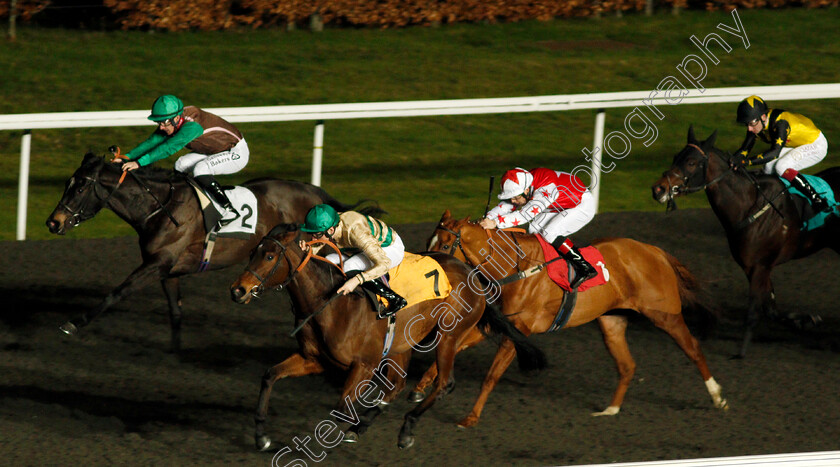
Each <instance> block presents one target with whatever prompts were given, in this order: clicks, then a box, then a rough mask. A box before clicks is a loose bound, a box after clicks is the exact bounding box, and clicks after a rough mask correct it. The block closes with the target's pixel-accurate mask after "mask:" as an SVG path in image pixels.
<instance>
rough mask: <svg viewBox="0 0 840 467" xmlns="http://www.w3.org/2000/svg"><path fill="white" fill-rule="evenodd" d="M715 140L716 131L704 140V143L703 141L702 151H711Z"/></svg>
mask: <svg viewBox="0 0 840 467" xmlns="http://www.w3.org/2000/svg"><path fill="white" fill-rule="evenodd" d="M716 139H717V129H716V130H715V131H713V132H712V134H711V135H709V137H708V138H706V141H703V149H711V148H712V147H713V146H714V145H715V140H716Z"/></svg>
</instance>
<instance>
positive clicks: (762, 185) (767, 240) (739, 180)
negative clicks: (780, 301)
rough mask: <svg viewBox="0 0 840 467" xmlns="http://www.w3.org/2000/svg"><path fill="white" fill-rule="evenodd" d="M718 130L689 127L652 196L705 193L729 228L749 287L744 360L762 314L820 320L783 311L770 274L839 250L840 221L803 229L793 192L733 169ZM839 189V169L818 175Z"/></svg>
mask: <svg viewBox="0 0 840 467" xmlns="http://www.w3.org/2000/svg"><path fill="white" fill-rule="evenodd" d="M716 136H717V132H714V133H712V135H711V136H709V138H708V139H706V140H705V141H698V140H697V138H695V136H694V129H693V128H689V130H688V144H686V146H685V148H683V149H682V150H681V151H680V152H679V153H677V155H676V156H674V161H673V163H672V164H671V168H670V169H669V170H668V171H666V172H665V173H664V174H663V175H662V178H660V179H659V180H658V181H657V182H656V183H655V184H654V185H653V187H652V190H653V198H654V199H655V200H657V201H659V202H660V203H672V202H673V199H674V198H676V197H677V196H680V195H683V194H688V193H693V192H696V191H700V190H705V191H706V196H707V197H708V199H709V204H710V205H711V206H712V210H713V211H714V213H715V215H716V216H717V218H718V220H720V223H721V225H722V226H723V228H724V230H725V231H726V238H727V240H728V241H729V251H730V252H732V257H733V258H735V261H736V262H737V263H738V265H739V266H741V269H743V270H744V274H746V276H747V280H748V281H749V285H750V296H749V307H748V308H747V313H746V320H745V328H746V329H745V331H744V337H743V341H742V344H741V348H740V351H739V352H738V354H737V355H736V356H737V357H740V358H743V357H744V356H745V355H746V351H747V347H748V345H749V343H750V340H751V339H752V335H753V331H754V328H755V326H756V324H757V323H758V321H759V319H760V315H761V314H765V315H767V316H768V317H769V318H772V319H775V320H778V321H780V322H782V323H784V324H789V325H793V326H795V327H797V328H801V327H803V326H806V325H809V324H815V323H816V322H818V321H819V317H818V316H812V315H809V314H801V313H797V312H793V313H788V314H785V315H781V314H780V313H779V312H778V310H777V309H776V297H775V292H774V290H773V283H772V281H771V278H770V274H771V272H772V271H773V268H774V267H776V266H778V265H779V264H782V263H785V262H787V261H790V260H792V259H797V258H803V257H805V256H808V255H810V254H812V253H814V252H816V251H819V250H821V249H823V248H825V247H829V248H832V249H833V250H834V251H838V252H840V250H838V247H840V222H839V221H838V218H837V216H830V217H828V218H827V220H826V224H825V225H824V226H823V227H821V228H819V229H816V230H812V231H807V232H806V231H802V230H801V225H802V220H801V218H800V214H799V212H798V210H797V208H796V206H795V205H794V200H793V198H792V196H791V195H790V194H789V193H788V192H787V190H786V189H785V188H784V185H783V184H782V182H781V181H780V180H779V177H777V176H775V175H763V174H762V175H757V174H752V173H750V172H747V171H745V170H743V169H738V170H733V168H732V167H733V166H732V164H731V163H730V156H729V154H725V153H724V152H723V151H721V150H720V149H717V148H715V146H714V143H715V138H716ZM817 175H818V176H819V177H821V178H822V179H823V180H825V181H826V182H828V184H829V185H831V187H832V189H833V190H834V192H835V193H838V191H837V190H838V189H840V167H832V168H830V169H826V170H824V171H822V172H820V173H818V174H817Z"/></svg>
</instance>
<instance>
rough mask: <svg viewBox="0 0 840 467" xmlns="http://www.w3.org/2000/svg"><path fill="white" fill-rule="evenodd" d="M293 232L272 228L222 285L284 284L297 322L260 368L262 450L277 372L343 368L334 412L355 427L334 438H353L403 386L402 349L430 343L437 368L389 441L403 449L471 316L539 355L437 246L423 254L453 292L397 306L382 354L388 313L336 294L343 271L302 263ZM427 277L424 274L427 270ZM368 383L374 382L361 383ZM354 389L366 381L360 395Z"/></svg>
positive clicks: (440, 386) (249, 288)
mask: <svg viewBox="0 0 840 467" xmlns="http://www.w3.org/2000/svg"><path fill="white" fill-rule="evenodd" d="M299 239H300V235H299V232H298V231H297V227H296V226H295V225H278V226H277V227H275V228H274V230H272V233H271V234H270V235H269V236H267V237H266V238H265V239H264V240H263V241H262V242H261V243H260V244H259V246H258V247H257V249H256V250H255V252H254V255H253V256H252V258H251V262H250V263H249V265H248V267H247V268H246V270H245V272H244V273H242V275H241V276H240V277H239V279H237V280H236V282H234V283H233V285H231V297H232V298H233V300H234V301H236V302H238V303H248V302H249V301H250V299H251V298H252V297H254V296H258V295H259V294H261V293H262V292H263V291H264V290H265V289H266V288H272V287H279V288H283V287H288V290H289V295H290V296H291V299H292V304H293V312H294V314H295V320H296V323H297V325H298V329H300V333H299V334H298V335H297V338H298V345H299V350H298V351H297V352H296V353H295V354H293V355H292V356H291V357H289V358H287V359H286V360H284V361H283V362H282V363H280V364H278V365H276V366H274V367H272V368H270V369H269V370H268V371H266V373H265V375H264V376H263V380H262V388H261V390H260V396H259V403H258V405H257V411H256V417H255V421H256V433H255V441H256V445H257V449H260V450H265V449H268V448H269V446H270V445H271V441H270V440H269V438H268V436H266V434H265V419H266V413H267V411H268V402H269V397H270V395H271V389H272V386H273V385H274V383H275V382H276V381H277V380H278V379H280V378H286V377H293V376H303V375H308V374H314V373H321V372H322V371H324V369H325V366H332V367H337V368H339V369H342V370H348V371H349V376H348V378H347V380H346V382H345V384H344V390H343V392H342V395H341V403H340V404H339V406H340V407H341V408H342V409H343V412H344V413H346V414H350V415H351V416H350V417H348V416H346V415H341V413H336V412H333V416H335V417H337V418H339V419H342V420H344V421H347V422H350V423H352V424H353V425H354V426H353V428H351V429H350V431H348V432H347V433H345V434H344V435H343V437H342V439H344V440H345V441H355V440H357V439H358V435H360V434H361V433H363V432H364V431H365V430H366V429H367V427H368V426H369V425H370V423H371V422H372V421H373V419H374V418H375V417H376V416H377V415H378V414H379V413H380V411H381V405H382V404H387V403H388V402H390V401H391V400H392V399H393V398H394V397H396V395H397V394H398V393H399V392H400V391H401V390H402V389H403V387H404V386H405V377H406V372H405V369H406V368H407V364H408V361H409V358H410V356H411V351H412V350H413V349H417V350H422V351H429V350H432V348H434V350H435V352H436V366H437V368H438V369H439V370H440V371H439V373H438V375H437V379H436V380H435V384H434V387H433V389H432V391H431V393H430V394H429V397H427V398H426V399H425V400H424V401H423V403H422V404H419V405H418V406H417V407H415V408H414V410H412V411H410V412H408V413H407V414H406V415H405V421H404V423H403V426H402V429H401V430H400V434H399V441H398V446H399V447H400V448H408V447H411V446H412V445H413V444H414V441H415V440H414V436H413V434H412V432H413V428H414V426H415V425H416V424H417V422H418V421H419V418H420V416H421V415H422V414H423V413H424V412H425V411H426V410H427V409H428V408H429V407H431V406H432V405H433V404H434V402H435V400H436V399H438V398H439V397H441V396H443V395H444V394H445V393H446V392H447V389H448V388H447V386H448V385H451V384H452V382H453V379H452V371H453V364H454V359H455V354H456V353H457V350H458V349H460V348H461V347H462V346H463V343H464V339H465V337H466V336H467V335H468V334H469V333H470V332H471V331H473V330H475V327H476V325H477V324H482V325H483V324H485V323H486V324H487V325H488V326H490V327H491V329H493V330H494V331H496V332H500V333H501V334H503V335H504V336H505V338H506V339H507V341H508V342H511V340H512V342H513V343H514V344H513V345H515V347H516V348H517V350H522V351H523V353H526V354H528V355H539V357H544V356H542V354H541V353H540V352H539V351H538V349H536V348H535V347H534V346H533V345H532V344H529V343H528V342H527V341H526V340H525V336H523V335H522V334H521V333H519V332H518V331H516V329H515V328H513V327H512V326H510V323H509V322H508V321H507V320H505V319H504V318H503V317H502V316H501V314H499V312H498V311H495V308H489V307H488V308H487V309H486V310H485V297H484V295H483V294H481V293H480V292H478V291H476V290H474V288H472V287H468V286H466V285H467V284H469V281H470V278H469V275H470V272H471V269H470V268H469V267H467V265H465V264H464V263H462V262H461V261H458V260H457V259H455V258H453V257H451V256H448V255H443V254H440V253H432V254H431V257H432V258H433V259H434V260H435V261H437V262H438V263H439V264H440V266H441V267H442V268H443V270H444V271H445V273H446V276H447V277H448V279H449V282H450V284H451V285H452V293H451V294H450V295H449V296H447V297H446V298H443V299H438V300H428V301H424V302H420V303H418V304H416V305H411V306H409V307H407V308H405V309H403V310H401V311H400V312H399V313H398V314H397V317H396V323H395V334H394V335H393V342H392V345H391V347H390V349H389V350H388V352H387V353H386V355H384V357H383V350H384V349H385V347H384V345H383V343H384V341H385V339H386V331H387V326H388V323H387V320H378V319H377V318H376V312H375V310H374V309H373V305H372V303H371V301H370V300H369V299H367V298H366V297H364V296H362V295H357V294H349V295H336V294H335V291H336V289H337V288H338V287H339V286H340V285H341V284H343V283H344V280H345V278H344V273H343V272H341V270H340V269H339V268H338V267H336V266H335V265H333V264H332V263H327V262H325V261H309V259H310V257H311V255H312V249H311V248H310V249H309V250H308V252H307V253H304V252H303V251H301V249H300V247H299V245H298V241H299ZM316 242H317V241H316ZM426 277H429V281H432V280H433V279H432V277H431V276H430V275H427V276H426ZM435 277H437V276H435ZM430 285H432V284H430ZM476 332H477V331H476ZM424 339H425V340H424ZM430 339H431V342H428V341H429V340H430ZM520 365H523V366H524V367H531V368H540V367H542V366H543V365H544V360H542V359H540V358H537V359H536V360H534V361H531V362H527V361H523V359H521V358H520ZM385 370H387V373H386V371H385ZM374 377H376V378H378V380H377V381H379V382H382V383H384V385H385V387H386V388H385V389H386V391H380V392H379V397H378V398H377V399H375V400H370V396H367V394H371V393H373V392H376V391H377V390H378V389H377V388H376V384H377V383H376V382H375V380H374ZM371 385H372V386H373V388H374V389H370V387H371ZM359 388H364V389H365V391H363V392H364V393H363V394H360V389H359ZM355 402H359V403H360V404H362V405H363V406H365V407H368V410H367V411H366V412H365V413H364V414H363V415H362V416H361V417H357V416H356V410H355V408H354V403H355Z"/></svg>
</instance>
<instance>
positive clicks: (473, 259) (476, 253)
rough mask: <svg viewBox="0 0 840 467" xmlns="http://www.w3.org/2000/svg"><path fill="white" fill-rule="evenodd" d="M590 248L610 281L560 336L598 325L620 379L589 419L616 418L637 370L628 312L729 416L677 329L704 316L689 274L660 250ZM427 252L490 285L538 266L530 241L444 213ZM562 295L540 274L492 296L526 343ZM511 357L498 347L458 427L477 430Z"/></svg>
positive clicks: (618, 244)
mask: <svg viewBox="0 0 840 467" xmlns="http://www.w3.org/2000/svg"><path fill="white" fill-rule="evenodd" d="M593 246H595V247H597V248H598V250H599V251H600V252H601V254H603V256H604V261H605V263H606V267H607V269H608V271H609V281H608V282H607V283H606V284H604V285H601V286H598V287H594V288H591V289H588V290H585V291H583V292H579V293H578V296H577V304H576V306H575V307H574V309H573V310H572V314H571V316H570V317H569V319H568V321H567V322H566V324H565V326H563V328H562V329H567V328H572V327H575V326H580V325H582V324H585V323H588V322H590V321H592V320H598V325H599V326H600V328H601V332H602V333H603V335H604V342H605V343H606V346H607V350H608V351H609V353H610V355H611V356H612V357H613V360H615V363H616V368H617V369H618V374H619V381H618V387H617V388H616V390H615V393H614V394H613V397H612V401H611V402H610V405H609V406H608V407H607V408H606V410H604V411H603V412H598V413H595V414H593V415H615V414H617V413H618V411H619V409H620V408H621V403H622V402H623V400H624V395H625V393H626V392H627V387H628V386H629V384H630V381H631V380H632V379H633V374H634V372H635V369H636V363H635V362H634V361H633V357H632V356H631V355H630V349H629V347H628V346H627V339H626V337H625V330H626V328H627V322H628V318H627V315H626V313H621V312H626V311H628V310H629V311H635V312H637V313H640V314H642V315H643V316H645V317H647V318H648V319H650V320H651V321H652V322H653V323H654V324H655V325H656V326H657V327H659V328H660V329H662V330H663V331H665V332H666V333H668V335H669V336H671V337H672V338H673V339H674V341H676V343H677V345H678V346H679V347H680V349H682V350H683V352H685V354H686V355H687V356H688V358H689V359H690V360H691V361H692V362H693V363H694V364H695V365H696V366H697V369H698V370H700V374H701V375H702V377H703V381H705V383H706V389H707V390H708V392H709V394H710V395H711V397H712V401H713V403H714V406H715V407H717V408H720V409H726V408H728V405H727V402H726V400H725V399H723V398H722V396H721V387H720V385H719V384H718V383H717V382H716V381H715V379H714V378H713V377H712V374H711V372H710V371H709V368H708V365H707V364H706V358H705V357H704V356H703V353H702V352H701V350H700V346H699V344H698V343H697V340H696V339H695V338H694V337H693V336H692V335H691V333H690V332H689V330H688V327H687V326H686V324H685V321H683V316H682V309H683V308H684V307H692V306H693V307H699V308H702V309H705V308H704V307H703V306H702V304H701V303H700V302H699V299H698V297H697V292H698V289H699V287H698V283H697V281H696V279H695V278H694V276H693V275H692V274H691V272H690V271H689V270H688V269H686V268H685V266H683V265H682V264H680V262H679V261H677V259H676V258H674V257H673V256H671V255H669V254H668V253H666V252H664V251H662V250H661V249H659V248H657V247H655V246H653V245H648V244H645V243H641V242H637V241H635V240H631V239H629V238H611V239H603V240H599V241H596V242H595V243H593ZM429 249H430V250H433V251H441V252H446V253H449V254H452V255H454V256H455V257H457V258H459V259H462V260H464V261H466V262H467V263H468V264H470V265H472V266H474V267H477V268H478V269H479V271H481V273H482V274H483V275H484V276H485V277H486V278H487V279H491V280H493V281H498V280H499V279H502V278H505V277H508V276H511V275H513V274H516V273H518V272H521V271H526V270H527V269H530V268H532V267H533V266H536V265H538V264H541V263H542V262H543V253H542V249H541V247H540V244H539V242H538V240H537V238H536V237H535V236H533V235H527V234H520V233H513V232H506V231H499V230H485V229H484V228H482V227H481V226H480V225H478V224H475V223H472V222H470V221H469V218H466V219H462V220H457V219H453V218H452V217H451V214H450V212H449V211H448V210H447V211H446V212H444V214H443V216H442V217H441V219H440V223H439V224H438V227H437V229H436V230H435V231H434V234H433V235H432V237H431V239H430V240H429ZM564 295H565V292H564V291H563V289H561V288H560V287H559V286H558V285H557V284H555V283H554V282H553V281H552V280H551V279H550V278H549V277H548V274H546V273H545V270H542V271H541V272H539V273H537V274H534V275H531V276H529V277H526V278H525V279H520V280H517V281H514V282H510V283H506V284H504V285H502V286H501V289H500V291H499V298H500V300H501V308H502V312H503V314H504V315H505V316H506V317H507V319H509V320H511V321H512V322H513V324H514V325H515V326H516V328H517V329H519V330H520V331H522V333H524V334H525V335H530V334H533V333H543V332H546V331H548V330H549V329H550V328H551V327H552V324H553V322H554V319H555V316H556V315H557V313H558V311H559V310H560V306H561V303H562V302H563V297H564ZM482 339H483V336H482V335H481V334H479V333H478V332H475V331H474V332H472V333H471V334H470V335H469V336H468V338H467V339H466V340H465V342H464V345H463V346H462V349H463V348H466V347H467V346H470V345H473V344H475V343H476V342H478V341H480V340H482ZM459 350H460V349H459ZM515 352H516V351H515V349H514V347H513V346H512V345H511V344H510V342H503V343H502V345H501V346H500V347H499V350H498V352H497V353H496V357H495V358H494V359H493V363H492V365H491V367H490V370H489V371H488V373H487V376H486V378H485V380H484V383H483V385H482V387H481V393H480V395H479V396H478V399H477V400H476V402H475V405H474V407H473V409H472V411H471V412H470V414H469V415H468V416H467V417H466V418H464V419H463V420H462V421H461V422H460V423H459V424H458V425H459V426H462V427H469V426H473V425H475V424H476V423H478V418H479V416H480V415H481V411H482V409H483V408H484V404H485V402H486V401H487V397H488V396H489V395H490V392H491V391H492V390H493V388H494V387H495V385H496V382H497V381H498V380H499V378H501V376H502V374H503V373H504V372H505V370H506V369H507V367H508V365H510V362H511V360H512V359H513V356H514V355H515ZM571 358H574V357H573V356H572V357H571ZM434 373H435V368H434V367H432V368H430V369H429V371H428V372H427V374H426V375H425V376H424V378H423V380H421V382H420V383H419V384H418V386H417V387H416V388H415V392H416V393H420V394H422V391H423V389H424V387H423V385H424V384H426V383H427V381H428V379H429V378H430V377H433V375H434ZM412 395H414V393H412ZM421 397H422V396H421Z"/></svg>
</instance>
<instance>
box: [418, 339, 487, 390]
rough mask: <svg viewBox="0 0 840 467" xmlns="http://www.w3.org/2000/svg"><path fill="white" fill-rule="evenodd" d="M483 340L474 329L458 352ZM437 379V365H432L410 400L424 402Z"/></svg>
mask: <svg viewBox="0 0 840 467" xmlns="http://www.w3.org/2000/svg"><path fill="white" fill-rule="evenodd" d="M483 340H484V334H482V333H481V331H480V330H479V329H478V328H472V329H470V332H469V334H467V337H466V338H464V342H463V343H462V344H461V345H460V347H459V348H458V352H459V353H460V352H461V351H462V350H466V349H468V348H470V347H472V346H474V345H475V344H477V343H479V342H481V341H483ZM435 377H437V363H432V366H430V367H429V369H428V370H426V373H424V374H423V377H422V378H420V381H419V382H418V383H417V385H416V386H414V389H413V390H412V391H411V393H409V394H408V400H409V401H411V402H420V401H422V400H423V399H424V398H425V397H426V395H425V392H426V388H427V387H429V385H430V384H432V382H433V381H434V380H435Z"/></svg>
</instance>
